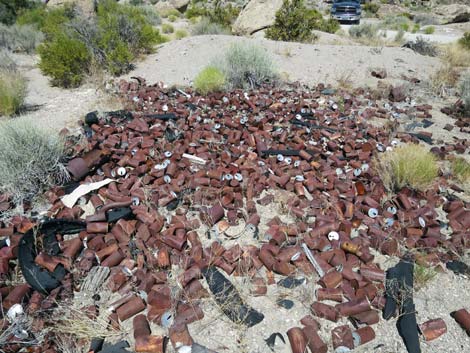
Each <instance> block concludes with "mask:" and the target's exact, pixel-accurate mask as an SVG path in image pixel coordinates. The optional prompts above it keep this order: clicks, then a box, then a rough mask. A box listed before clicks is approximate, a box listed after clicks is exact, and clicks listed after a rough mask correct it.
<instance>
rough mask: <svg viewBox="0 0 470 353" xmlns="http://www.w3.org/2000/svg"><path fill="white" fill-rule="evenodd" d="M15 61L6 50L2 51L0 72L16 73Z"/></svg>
mask: <svg viewBox="0 0 470 353" xmlns="http://www.w3.org/2000/svg"><path fill="white" fill-rule="evenodd" d="M16 68H17V67H16V63H15V60H13V58H12V57H11V56H10V52H9V51H8V50H6V49H0V70H8V71H15V70H16Z"/></svg>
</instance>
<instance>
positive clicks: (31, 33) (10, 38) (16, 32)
mask: <svg viewBox="0 0 470 353" xmlns="http://www.w3.org/2000/svg"><path fill="white" fill-rule="evenodd" d="M43 40H44V35H43V34H42V33H41V32H39V31H38V30H37V29H36V28H35V27H33V26H31V25H24V26H19V25H17V24H14V25H12V26H5V25H2V24H0V48H4V49H7V50H10V51H14V52H24V53H28V54H29V53H32V52H34V51H35V50H36V47H37V46H38V45H39V43H41V42H42V41H43Z"/></svg>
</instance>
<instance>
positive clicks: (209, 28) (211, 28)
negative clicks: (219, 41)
mask: <svg viewBox="0 0 470 353" xmlns="http://www.w3.org/2000/svg"><path fill="white" fill-rule="evenodd" d="M191 33H192V35H193V36H202V35H210V34H225V35H229V34H231V32H230V29H229V28H227V27H224V26H222V25H221V24H218V23H214V22H211V20H210V19H209V18H207V17H203V18H202V19H201V20H200V21H199V22H198V23H196V24H195V25H194V26H193V27H192V29H191Z"/></svg>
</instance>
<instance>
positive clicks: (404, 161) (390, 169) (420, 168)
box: [375, 144, 439, 191]
mask: <svg viewBox="0 0 470 353" xmlns="http://www.w3.org/2000/svg"><path fill="white" fill-rule="evenodd" d="M375 166H376V170H377V172H378V174H379V176H380V178H381V180H382V182H383V184H384V186H385V187H386V188H387V189H388V190H389V191H399V190H400V189H402V188H403V187H410V188H412V189H415V190H426V189H427V188H428V187H429V186H430V185H431V184H432V182H433V181H434V180H435V178H436V177H437V176H438V171H439V167H438V165H437V160H436V157H435V156H434V155H433V154H432V153H431V152H429V151H428V150H427V149H426V148H425V147H423V146H421V145H416V144H407V145H404V146H401V147H398V148H396V149H394V150H393V151H389V152H386V153H382V154H380V155H379V156H378V157H377V159H376V160H375Z"/></svg>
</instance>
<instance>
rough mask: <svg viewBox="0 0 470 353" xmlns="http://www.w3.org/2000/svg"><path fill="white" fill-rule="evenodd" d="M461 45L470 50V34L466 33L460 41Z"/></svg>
mask: <svg viewBox="0 0 470 353" xmlns="http://www.w3.org/2000/svg"><path fill="white" fill-rule="evenodd" d="M459 45H460V46H461V47H462V48H464V49H467V50H470V32H465V33H464V34H463V36H462V38H460V39H459Z"/></svg>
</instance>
